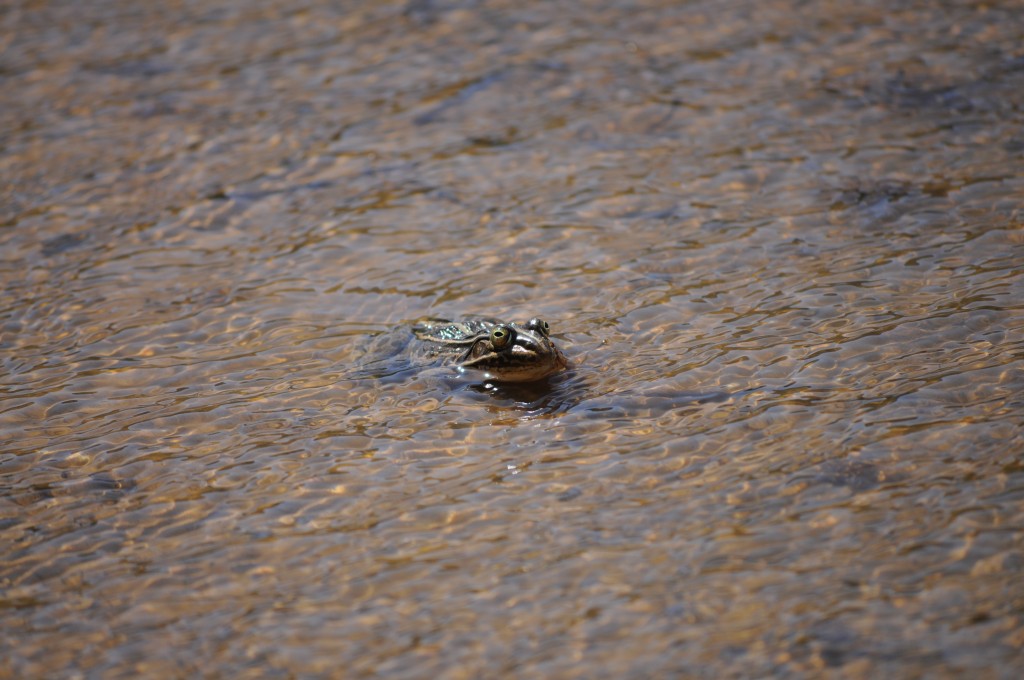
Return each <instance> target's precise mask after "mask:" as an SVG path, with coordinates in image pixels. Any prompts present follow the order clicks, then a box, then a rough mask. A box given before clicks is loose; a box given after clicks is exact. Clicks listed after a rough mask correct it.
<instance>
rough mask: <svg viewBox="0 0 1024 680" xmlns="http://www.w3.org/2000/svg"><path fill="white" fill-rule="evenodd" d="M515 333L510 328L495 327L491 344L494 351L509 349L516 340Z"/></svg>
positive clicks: (492, 330) (492, 331)
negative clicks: (510, 344)
mask: <svg viewBox="0 0 1024 680" xmlns="http://www.w3.org/2000/svg"><path fill="white" fill-rule="evenodd" d="M515 333H516V332H515V331H514V330H512V329H511V328H510V327H508V326H495V327H494V328H492V329H491V344H492V345H493V346H494V349H501V348H503V347H507V346H508V345H509V343H511V342H512V341H513V340H514V339H515Z"/></svg>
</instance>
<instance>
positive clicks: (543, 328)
mask: <svg viewBox="0 0 1024 680" xmlns="http://www.w3.org/2000/svg"><path fill="white" fill-rule="evenodd" d="M526 327H527V328H529V329H530V330H531V331H537V332H538V333H540V334H541V335H543V336H544V337H547V336H548V335H550V334H551V326H549V325H548V322H547V321H544V320H543V319H538V318H536V317H534V318H532V319H530V320H529V321H528V322H527V324H526Z"/></svg>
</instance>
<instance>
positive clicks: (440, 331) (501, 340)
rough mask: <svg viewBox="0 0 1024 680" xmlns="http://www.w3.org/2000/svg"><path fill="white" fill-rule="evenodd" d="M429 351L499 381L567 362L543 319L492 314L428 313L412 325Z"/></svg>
mask: <svg viewBox="0 0 1024 680" xmlns="http://www.w3.org/2000/svg"><path fill="white" fill-rule="evenodd" d="M412 330H413V334H414V335H415V336H416V338H417V339H419V340H420V341H421V342H422V343H423V344H424V348H425V349H426V351H427V352H428V353H429V354H432V355H436V356H444V357H449V358H451V359H454V361H455V363H456V364H457V365H458V366H459V367H460V368H462V369H470V370H474V371H482V372H484V373H485V374H487V375H488V376H489V377H491V378H493V379H494V380H498V381H501V382H532V381H534V380H542V379H543V378H546V377H548V376H549V375H552V374H554V373H557V372H559V371H561V370H563V369H565V368H566V366H568V362H567V361H566V359H565V356H564V355H563V354H562V353H561V352H560V351H559V350H558V348H557V347H555V344H554V343H553V342H552V341H551V337H550V328H549V327H548V324H547V322H546V321H542V320H541V319H537V318H533V319H530V320H529V321H527V322H526V323H524V324H519V323H505V322H503V321H498V320H496V319H472V320H468V321H447V320H444V319H430V320H427V321H422V322H420V323H418V324H416V325H415V326H414V327H413V329H412Z"/></svg>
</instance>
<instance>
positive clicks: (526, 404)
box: [460, 370, 587, 418]
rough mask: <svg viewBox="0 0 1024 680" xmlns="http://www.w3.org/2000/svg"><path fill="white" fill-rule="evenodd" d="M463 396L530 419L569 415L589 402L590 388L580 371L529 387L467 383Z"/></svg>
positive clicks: (545, 379) (461, 389)
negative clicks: (583, 403) (577, 406)
mask: <svg viewBox="0 0 1024 680" xmlns="http://www.w3.org/2000/svg"><path fill="white" fill-rule="evenodd" d="M460 392H461V394H462V395H465V396H467V397H468V398H469V399H470V400H471V401H473V402H475V403H477V404H481V405H485V406H487V407H488V408H489V409H490V410H492V411H503V410H509V409H511V410H513V411H517V412H519V413H520V414H521V415H523V416H525V417H528V418H535V417H540V416H557V415H559V414H562V413H566V412H568V411H569V410H571V409H572V408H573V407H575V406H576V405H577V404H579V403H581V402H582V401H583V400H584V399H585V398H586V393H587V385H586V383H585V381H584V380H583V378H582V376H581V375H579V374H578V373H577V372H576V371H573V370H569V371H567V372H565V373H560V374H558V375H554V376H549V377H547V378H544V379H543V380H537V381H534V382H528V383H503V382H497V381H494V380H484V381H482V382H481V381H479V380H471V381H466V382H464V384H463V385H462V386H461V388H460Z"/></svg>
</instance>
